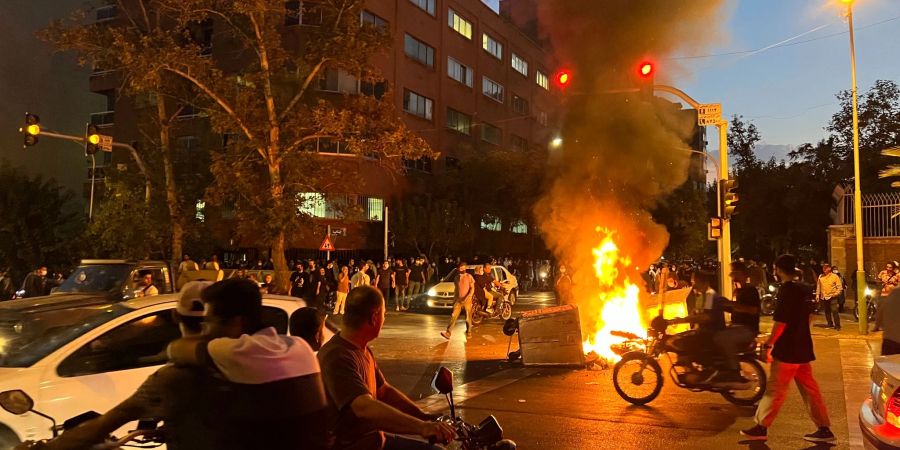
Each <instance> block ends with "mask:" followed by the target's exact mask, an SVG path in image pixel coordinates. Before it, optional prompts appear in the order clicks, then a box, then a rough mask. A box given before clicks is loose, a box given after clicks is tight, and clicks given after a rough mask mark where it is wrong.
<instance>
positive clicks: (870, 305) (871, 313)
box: [853, 286, 879, 322]
mask: <svg viewBox="0 0 900 450" xmlns="http://www.w3.org/2000/svg"><path fill="white" fill-rule="evenodd" d="M877 294H879V292H878V290H877V289H872V287H871V286H866V289H865V297H866V316H867V317H868V321H869V322H873V321H875V314H876V313H877V312H878V308H877V307H876V306H875V295H877ZM853 319H854V320H856V321H857V322H859V308H858V307H856V306H855V305H854V307H853Z"/></svg>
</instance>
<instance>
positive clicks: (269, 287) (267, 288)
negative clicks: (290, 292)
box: [259, 273, 278, 294]
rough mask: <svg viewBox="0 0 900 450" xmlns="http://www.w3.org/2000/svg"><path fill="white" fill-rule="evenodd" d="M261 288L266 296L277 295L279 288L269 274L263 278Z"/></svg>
mask: <svg viewBox="0 0 900 450" xmlns="http://www.w3.org/2000/svg"><path fill="white" fill-rule="evenodd" d="M259 287H260V289H261V290H262V292H263V293H264V294H275V293H276V290H277V288H278V286H277V285H276V284H275V277H273V276H272V274H271V273H267V274H265V276H263V281H262V284H260V286H259Z"/></svg>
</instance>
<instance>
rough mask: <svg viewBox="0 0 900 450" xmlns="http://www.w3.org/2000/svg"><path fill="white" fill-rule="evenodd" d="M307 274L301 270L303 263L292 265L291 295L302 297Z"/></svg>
mask: <svg viewBox="0 0 900 450" xmlns="http://www.w3.org/2000/svg"><path fill="white" fill-rule="evenodd" d="M308 278H309V275H307V274H306V272H304V271H303V263H302V262H298V263H297V264H296V265H294V271H293V272H291V296H293V297H298V298H299V297H303V290H304V289H305V288H306V280H307V279H308Z"/></svg>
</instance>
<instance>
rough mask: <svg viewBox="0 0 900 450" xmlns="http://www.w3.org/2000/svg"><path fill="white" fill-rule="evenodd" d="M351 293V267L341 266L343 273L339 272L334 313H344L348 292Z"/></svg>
mask: <svg viewBox="0 0 900 450" xmlns="http://www.w3.org/2000/svg"><path fill="white" fill-rule="evenodd" d="M349 293H350V268H349V267H347V266H344V267H341V273H339V274H338V282H337V293H335V296H336V300H335V302H334V310H333V311H332V312H331V313H332V314H344V303H345V302H346V300H347V294H349Z"/></svg>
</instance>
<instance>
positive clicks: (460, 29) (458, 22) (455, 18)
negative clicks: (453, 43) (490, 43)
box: [447, 9, 472, 39]
mask: <svg viewBox="0 0 900 450" xmlns="http://www.w3.org/2000/svg"><path fill="white" fill-rule="evenodd" d="M447 16H448V19H447V24H448V25H450V28H453V29H454V30H456V32H457V33H459V34H461V35H463V36H464V37H465V38H466V39H472V22H469V21H468V20H466V19H463V18H462V16H460V15H459V14H457V13H456V11H454V10H452V9H451V10H450V13H449V14H448V15H447Z"/></svg>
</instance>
